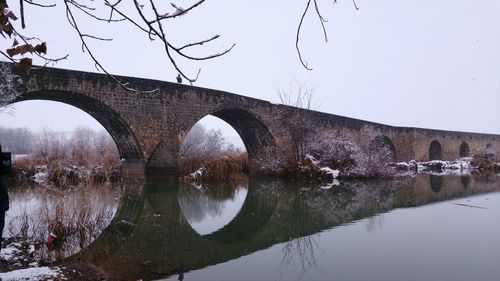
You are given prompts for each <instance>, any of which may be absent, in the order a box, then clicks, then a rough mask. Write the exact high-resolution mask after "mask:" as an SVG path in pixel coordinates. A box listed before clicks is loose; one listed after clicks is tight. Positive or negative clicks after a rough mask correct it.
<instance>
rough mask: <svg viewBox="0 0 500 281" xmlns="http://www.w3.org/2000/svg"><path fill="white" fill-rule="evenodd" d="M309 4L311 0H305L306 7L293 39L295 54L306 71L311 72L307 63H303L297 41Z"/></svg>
mask: <svg viewBox="0 0 500 281" xmlns="http://www.w3.org/2000/svg"><path fill="white" fill-rule="evenodd" d="M310 4H311V0H307V5H306V8H305V9H304V13H302V17H300V22H299V26H298V27H297V35H296V39H295V49H297V54H298V55H299V60H300V63H301V64H302V66H304V68H305V69H307V70H312V68H309V67H308V66H307V62H305V61H304V60H303V59H302V53H301V52H300V48H299V41H300V39H299V36H300V29H301V28H302V24H303V22H304V18H305V17H306V14H307V10H309V5H310Z"/></svg>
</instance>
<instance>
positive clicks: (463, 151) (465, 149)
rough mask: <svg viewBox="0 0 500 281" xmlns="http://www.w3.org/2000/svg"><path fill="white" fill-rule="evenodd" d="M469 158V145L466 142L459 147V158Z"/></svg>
mask: <svg viewBox="0 0 500 281" xmlns="http://www.w3.org/2000/svg"><path fill="white" fill-rule="evenodd" d="M469 156H470V150H469V144H467V143H466V142H462V144H461V145H460V157H469Z"/></svg>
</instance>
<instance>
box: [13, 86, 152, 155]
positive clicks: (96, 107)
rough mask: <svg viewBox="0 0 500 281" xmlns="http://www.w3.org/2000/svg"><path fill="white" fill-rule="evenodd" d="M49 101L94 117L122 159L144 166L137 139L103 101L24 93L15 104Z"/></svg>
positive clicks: (62, 94)
mask: <svg viewBox="0 0 500 281" xmlns="http://www.w3.org/2000/svg"><path fill="white" fill-rule="evenodd" d="M30 100H48V101H56V102H61V103H64V104H67V105H71V106H74V107H76V108H78V109H80V110H83V111H84V112H86V113H88V114H89V115H90V116H92V117H93V118H94V119H95V120H96V121H97V122H99V123H100V124H101V125H102V126H103V127H104V128H105V129H106V130H107V131H108V133H109V134H110V135H111V137H112V138H113V140H114V142H115V144H116V147H117V149H118V153H119V155H120V159H125V160H126V161H127V162H128V164H138V163H139V164H142V163H143V156H142V153H141V150H140V148H139V144H138V142H137V139H136V137H135V136H134V134H133V133H132V131H131V130H130V128H129V126H128V124H127V123H126V122H125V121H124V120H123V119H122V118H121V116H120V115H119V114H118V113H117V112H116V111H114V110H113V109H111V108H110V107H108V106H107V105H105V104H104V103H102V102H101V101H99V100H97V99H94V98H91V97H89V96H86V95H84V94H80V93H75V92H66V91H51V90H45V91H34V92H28V93H23V94H22V95H20V96H19V97H18V98H17V99H16V100H15V101H14V102H21V101H30Z"/></svg>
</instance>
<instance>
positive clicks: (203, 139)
mask: <svg viewBox="0 0 500 281" xmlns="http://www.w3.org/2000/svg"><path fill="white" fill-rule="evenodd" d="M247 159H248V157H247V153H246V151H245V150H244V149H241V148H238V147H235V146H234V145H232V144H231V143H229V142H227V141H226V140H225V138H224V136H223V135H222V132H221V131H220V130H213V129H211V130H208V131H207V130H206V128H205V127H204V126H203V125H202V124H200V123H197V124H195V125H194V126H193V128H192V129H191V130H190V131H189V133H188V134H187V135H186V138H185V140H184V142H183V144H182V145H181V148H180V152H179V166H180V169H181V173H182V174H183V175H184V178H185V179H186V180H188V181H193V180H195V181H198V180H201V181H223V180H232V179H236V178H241V177H242V176H244V175H245V173H247V172H248V161H247Z"/></svg>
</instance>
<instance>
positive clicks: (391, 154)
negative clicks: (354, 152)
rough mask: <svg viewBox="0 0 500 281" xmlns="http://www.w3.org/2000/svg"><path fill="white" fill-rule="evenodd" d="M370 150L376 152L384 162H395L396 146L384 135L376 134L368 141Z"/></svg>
mask: <svg viewBox="0 0 500 281" xmlns="http://www.w3.org/2000/svg"><path fill="white" fill-rule="evenodd" d="M370 150H371V151H372V152H374V153H378V154H379V155H380V157H381V160H383V161H385V162H395V161H396V159H397V155H396V146H395V145H394V143H393V142H392V140H391V139H390V138H389V137H387V136H385V135H378V136H376V137H375V138H373V139H372V140H371V142H370Z"/></svg>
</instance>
